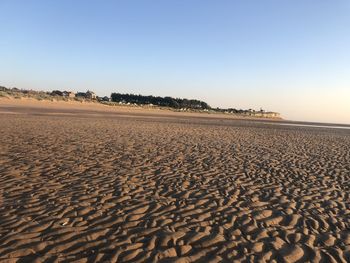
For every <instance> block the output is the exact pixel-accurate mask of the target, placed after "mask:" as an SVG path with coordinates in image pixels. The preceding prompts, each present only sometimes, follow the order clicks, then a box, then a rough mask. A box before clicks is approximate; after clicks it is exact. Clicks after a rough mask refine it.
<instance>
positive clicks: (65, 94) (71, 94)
mask: <svg viewBox="0 0 350 263" xmlns="http://www.w3.org/2000/svg"><path fill="white" fill-rule="evenodd" d="M62 96H64V97H67V98H74V97H75V93H74V92H72V91H63V92H62Z"/></svg>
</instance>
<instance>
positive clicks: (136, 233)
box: [0, 100, 350, 262]
mask: <svg viewBox="0 0 350 263" xmlns="http://www.w3.org/2000/svg"><path fill="white" fill-rule="evenodd" d="M46 104H47V103H36V102H31V103H29V104H28V103H24V102H21V101H19V102H18V101H9V100H7V101H6V100H0V112H1V113H0V132H1V137H0V261H1V262H33V261H35V260H36V262H158V261H160V262H163V261H164V262H232V261H247V262H254V261H259V260H261V262H264V261H267V262H271V261H272V262H273V261H275V262H303V261H312V262H349V261H350V228H349V227H350V181H349V179H350V172H349V171H350V151H349V150H350V130H345V129H344V130H342V129H322V128H307V127H289V126H281V125H271V124H264V123H260V122H256V121H242V120H232V119H229V118H228V119H223V118H215V117H211V118H208V117H207V118H201V117H199V116H193V115H191V116H189V115H186V114H173V113H172V114H170V115H169V114H164V112H160V113H159V112H158V113H154V112H152V113H150V112H148V111H142V110H139V111H132V110H129V109H128V110H121V109H113V110H110V109H109V110H103V109H102V108H101V109H96V107H97V106H96V107H95V106H86V105H85V106H81V107H80V106H79V107H76V105H73V106H67V104H64V105H65V106H62V105H63V104H62V105H61V104H55V105H54V106H52V105H51V106H50V105H49V104H48V105H46ZM45 105H46V106H45ZM98 107H100V106H98ZM102 107H103V106H102ZM104 108H105V107H104Z"/></svg>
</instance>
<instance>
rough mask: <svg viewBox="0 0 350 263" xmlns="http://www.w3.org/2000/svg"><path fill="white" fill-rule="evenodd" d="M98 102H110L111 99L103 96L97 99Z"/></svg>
mask: <svg viewBox="0 0 350 263" xmlns="http://www.w3.org/2000/svg"><path fill="white" fill-rule="evenodd" d="M97 100H98V101H111V98H110V97H108V96H104V97H97Z"/></svg>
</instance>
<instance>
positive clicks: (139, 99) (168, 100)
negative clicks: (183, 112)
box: [111, 93, 211, 110]
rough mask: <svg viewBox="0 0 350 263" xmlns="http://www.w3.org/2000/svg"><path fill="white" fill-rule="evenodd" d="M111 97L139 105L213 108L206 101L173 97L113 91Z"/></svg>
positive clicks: (118, 100) (113, 99)
mask: <svg viewBox="0 0 350 263" xmlns="http://www.w3.org/2000/svg"><path fill="white" fill-rule="evenodd" d="M111 99H112V101H113V102H121V103H131V104H137V105H150V104H152V105H156V106H162V107H170V108H175V109H181V108H187V109H196V110H205V109H211V107H210V106H209V105H208V104H207V103H206V102H204V101H200V100H189V99H179V98H172V97H154V96H142V95H134V94H121V93H112V94H111Z"/></svg>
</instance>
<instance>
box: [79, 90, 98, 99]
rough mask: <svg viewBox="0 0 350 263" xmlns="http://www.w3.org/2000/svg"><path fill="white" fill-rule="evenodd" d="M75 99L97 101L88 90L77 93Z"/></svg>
mask: <svg viewBox="0 0 350 263" xmlns="http://www.w3.org/2000/svg"><path fill="white" fill-rule="evenodd" d="M75 97H77V98H84V99H88V100H95V99H97V96H96V94H95V92H93V91H90V90H88V91H87V92H77V94H75Z"/></svg>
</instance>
